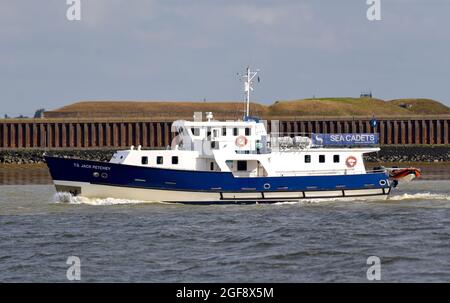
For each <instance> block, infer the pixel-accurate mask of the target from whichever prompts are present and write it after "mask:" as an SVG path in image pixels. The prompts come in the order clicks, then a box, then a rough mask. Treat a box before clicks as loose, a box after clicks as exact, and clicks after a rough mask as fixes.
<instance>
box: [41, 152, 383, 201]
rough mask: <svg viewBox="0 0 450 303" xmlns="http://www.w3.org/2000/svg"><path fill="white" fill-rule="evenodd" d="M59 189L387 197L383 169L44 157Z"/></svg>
mask: <svg viewBox="0 0 450 303" xmlns="http://www.w3.org/2000/svg"><path fill="white" fill-rule="evenodd" d="M46 161H47V165H48V167H49V169H50V173H51V175H52V178H53V182H54V184H55V187H56V191H57V192H68V193H71V194H73V195H75V196H77V195H80V196H83V197H87V198H118V199H131V200H139V201H150V202H153V201H154V202H175V203H191V204H208V203H218V204H236V203H239V204H241V203H276V202H294V201H299V200H309V199H314V200H315V199H335V198H342V199H355V198H360V197H364V198H370V197H371V198H374V199H385V198H386V197H387V195H388V194H389V193H390V190H391V187H390V183H389V181H388V176H387V175H386V174H384V173H377V174H360V175H342V176H297V177H264V178H235V177H234V176H233V175H232V174H231V173H218V172H195V171H181V170H167V169H156V168H149V167H138V166H128V165H119V164H112V163H104V162H96V161H84V160H77V159H63V158H53V157H46Z"/></svg>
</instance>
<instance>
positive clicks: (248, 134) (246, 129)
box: [245, 127, 251, 136]
mask: <svg viewBox="0 0 450 303" xmlns="http://www.w3.org/2000/svg"><path fill="white" fill-rule="evenodd" d="M250 134H251V129H250V127H246V128H245V135H246V136H250Z"/></svg>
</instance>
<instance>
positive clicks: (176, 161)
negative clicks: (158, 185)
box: [172, 156, 178, 164]
mask: <svg viewBox="0 0 450 303" xmlns="http://www.w3.org/2000/svg"><path fill="white" fill-rule="evenodd" d="M172 164H178V156H173V157H172Z"/></svg>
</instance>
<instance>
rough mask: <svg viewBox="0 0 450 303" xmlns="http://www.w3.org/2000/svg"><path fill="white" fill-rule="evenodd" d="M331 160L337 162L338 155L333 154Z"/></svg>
mask: <svg viewBox="0 0 450 303" xmlns="http://www.w3.org/2000/svg"><path fill="white" fill-rule="evenodd" d="M333 162H334V163H339V155H333Z"/></svg>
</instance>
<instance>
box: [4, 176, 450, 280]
mask: <svg viewBox="0 0 450 303" xmlns="http://www.w3.org/2000/svg"><path fill="white" fill-rule="evenodd" d="M67 201H69V202H67ZM449 252H450V181H416V182H412V183H410V184H408V185H406V186H403V187H402V189H401V190H396V191H395V192H394V193H393V195H392V197H391V199H390V200H388V201H384V202H381V201H378V202H368V201H363V200H359V201H358V200H357V201H352V202H338V201H329V202H323V201H313V202H308V203H304V202H303V203H300V202H299V203H281V204H275V205H236V206H234V205H227V206H187V205H167V204H159V203H140V202H139V201H125V200H115V199H92V200H89V199H83V198H72V197H58V196H55V192H54V189H53V187H52V186H49V185H3V186H0V282H6V281H11V282H13V281H35V282H49V281H54V282H66V281H68V280H67V278H66V271H67V269H68V267H69V265H67V264H66V260H67V258H68V257H69V256H77V257H79V258H80V260H81V281H84V282H90V281H99V282H100V281H117V282H121V281H142V282H309V281H314V282H315V281H317V282H320V281H332V282H338V281H339V282H346V281H351V282H364V281H367V280H366V271H367V269H368V267H369V265H367V264H366V260H367V258H368V257H369V256H378V257H379V258H380V259H381V280H382V281H385V282H392V281H447V282H448V281H450V253H449Z"/></svg>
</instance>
